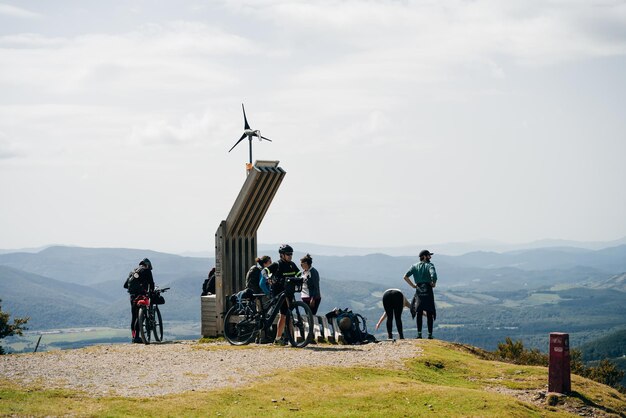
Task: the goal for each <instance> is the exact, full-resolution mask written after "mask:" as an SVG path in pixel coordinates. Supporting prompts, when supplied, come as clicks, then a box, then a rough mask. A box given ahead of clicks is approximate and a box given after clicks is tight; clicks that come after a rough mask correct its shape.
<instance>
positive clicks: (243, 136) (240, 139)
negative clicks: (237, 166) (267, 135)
mask: <svg viewBox="0 0 626 418" xmlns="http://www.w3.org/2000/svg"><path fill="white" fill-rule="evenodd" d="M245 137H246V134H243V135H241V138H239V141H237V142H235V145H233V147H232V148H231V149H229V150H228V152H231V151H232V150H233V149H234V148H235V147H236V146H237V145H239V143H240V142H241V141H242V140H243V139H244V138H245Z"/></svg>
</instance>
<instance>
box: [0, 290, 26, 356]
mask: <svg viewBox="0 0 626 418" xmlns="http://www.w3.org/2000/svg"><path fill="white" fill-rule="evenodd" d="M0 302H2V300H1V299H0ZM10 316H11V314H9V313H8V312H2V306H0V339H2V338H4V337H8V336H10V335H16V334H17V335H22V331H23V330H26V329H27V328H26V327H25V325H26V323H27V322H28V320H29V319H30V318H13V323H12V324H9V317H10ZM0 354H4V349H3V348H2V346H0Z"/></svg>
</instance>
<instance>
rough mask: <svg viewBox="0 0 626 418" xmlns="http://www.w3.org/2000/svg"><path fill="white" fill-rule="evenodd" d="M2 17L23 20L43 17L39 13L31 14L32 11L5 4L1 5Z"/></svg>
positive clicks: (0, 13) (0, 12)
mask: <svg viewBox="0 0 626 418" xmlns="http://www.w3.org/2000/svg"><path fill="white" fill-rule="evenodd" d="M0 15H5V16H9V17H17V18H22V19H37V18H40V17H41V15H40V14H39V13H35V12H31V11H30V10H26V9H22V8H21V7H16V6H11V5H10V4H4V3H0Z"/></svg>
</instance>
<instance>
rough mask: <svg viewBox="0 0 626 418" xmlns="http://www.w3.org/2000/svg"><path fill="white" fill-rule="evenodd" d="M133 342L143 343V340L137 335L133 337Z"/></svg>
mask: <svg viewBox="0 0 626 418" xmlns="http://www.w3.org/2000/svg"><path fill="white" fill-rule="evenodd" d="M132 343H133V344H143V340H142V339H141V338H139V337H135V338H133V342H132Z"/></svg>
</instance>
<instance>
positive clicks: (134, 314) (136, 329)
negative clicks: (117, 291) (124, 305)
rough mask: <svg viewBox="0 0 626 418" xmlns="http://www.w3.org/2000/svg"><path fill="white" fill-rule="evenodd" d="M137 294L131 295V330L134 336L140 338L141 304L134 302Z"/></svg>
mask: <svg viewBox="0 0 626 418" xmlns="http://www.w3.org/2000/svg"><path fill="white" fill-rule="evenodd" d="M135 298H136V296H134V295H133V296H131V297H130V331H131V335H132V336H133V338H139V336H140V332H141V324H139V320H138V319H139V305H137V304H136V303H134V302H133V300H134V299H135Z"/></svg>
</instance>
